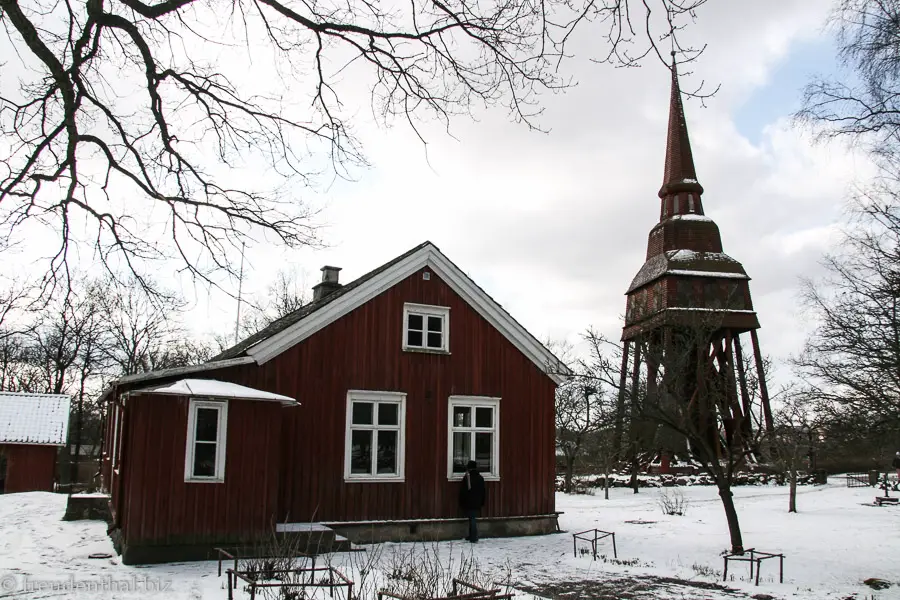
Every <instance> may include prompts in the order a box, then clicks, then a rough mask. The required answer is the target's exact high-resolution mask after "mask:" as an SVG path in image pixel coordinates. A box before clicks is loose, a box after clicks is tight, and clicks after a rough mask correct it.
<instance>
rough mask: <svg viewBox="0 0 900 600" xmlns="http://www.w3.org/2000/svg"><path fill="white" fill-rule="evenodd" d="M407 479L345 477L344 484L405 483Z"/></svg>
mask: <svg viewBox="0 0 900 600" xmlns="http://www.w3.org/2000/svg"><path fill="white" fill-rule="evenodd" d="M405 482H406V478H405V477H396V476H395V477H344V483H405Z"/></svg>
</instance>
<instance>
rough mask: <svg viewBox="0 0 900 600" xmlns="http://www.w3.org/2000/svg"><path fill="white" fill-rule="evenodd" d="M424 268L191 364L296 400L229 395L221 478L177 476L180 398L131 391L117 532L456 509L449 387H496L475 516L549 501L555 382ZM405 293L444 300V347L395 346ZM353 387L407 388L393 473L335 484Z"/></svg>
mask: <svg viewBox="0 0 900 600" xmlns="http://www.w3.org/2000/svg"><path fill="white" fill-rule="evenodd" d="M424 270H426V269H423V270H420V271H419V272H417V273H415V274H413V275H411V276H410V277H408V278H406V279H404V280H402V281H401V282H399V283H397V284H396V285H394V286H393V287H391V288H389V289H387V290H385V291H383V292H382V293H381V294H379V295H378V296H376V297H374V298H373V299H371V300H369V301H368V302H366V303H365V304H363V305H362V306H360V307H358V308H356V309H355V310H353V311H352V312H350V313H349V314H347V315H345V316H343V317H341V318H340V319H338V320H336V321H334V322H333V323H331V324H329V325H327V326H326V327H324V328H323V329H321V330H319V331H318V332H316V333H314V334H313V335H311V336H310V337H308V338H307V339H305V340H303V341H301V342H300V343H298V344H296V345H294V346H293V347H291V348H289V349H287V350H285V351H284V352H282V353H281V354H280V355H278V356H276V357H275V358H273V359H272V360H270V361H268V362H266V363H264V364H262V365H255V364H250V365H240V366H233V367H228V368H224V369H219V370H215V371H206V372H204V373H202V374H200V375H197V377H201V378H210V379H218V380H222V381H230V382H234V383H238V384H241V385H245V386H248V387H252V388H257V389H262V390H266V391H269V392H274V393H278V394H283V395H286V396H290V397H292V398H295V399H297V400H298V401H299V402H300V403H301V406H299V407H289V408H280V407H277V406H272V405H271V404H270V403H267V402H247V401H231V405H230V407H229V413H228V441H227V459H226V461H227V462H226V472H225V483H222V484H213V483H206V484H196V483H194V484H185V483H184V481H183V472H184V468H183V467H184V454H185V435H186V419H187V401H186V399H173V398H163V397H152V398H151V397H143V396H132V397H130V398H129V399H128V400H127V402H126V411H125V412H126V418H125V421H126V428H125V429H126V430H125V431H123V436H124V438H125V439H124V446H123V448H122V451H123V453H124V454H123V460H124V461H125V463H124V464H123V475H122V486H123V488H122V490H121V493H122V495H123V498H122V500H121V501H119V502H118V505H119V506H121V513H122V514H121V515H120V518H119V523H120V524H121V526H122V528H123V534H124V536H125V539H126V540H127V543H129V544H133V543H141V542H142V541H148V542H149V541H151V540H153V541H155V542H160V543H178V542H180V543H188V542H189V543H194V542H197V541H198V540H200V539H201V538H202V539H213V538H214V537H215V536H216V535H219V534H222V535H224V534H226V533H228V534H231V533H233V532H234V531H238V530H240V531H248V530H250V529H253V528H258V527H260V526H264V527H268V526H269V524H270V522H271V519H272V517H273V516H274V517H275V518H276V519H277V520H278V521H280V522H310V521H316V522H334V521H365V520H403V519H424V518H452V517H459V516H461V512H460V509H459V507H458V504H457V499H458V493H457V492H458V489H459V487H458V486H459V485H460V484H459V483H458V482H457V481H450V480H448V477H447V458H448V456H447V454H448V448H447V439H448V416H447V411H448V400H449V397H450V396H451V395H470V396H491V397H499V398H501V400H500V428H499V435H500V452H499V460H500V480H499V481H489V482H488V483H487V490H488V500H487V505H486V507H485V510H484V511H483V515H484V516H490V517H506V516H524V515H539V514H548V513H551V512H553V511H554V510H555V505H554V493H553V481H554V470H555V453H554V448H555V430H554V415H553V410H554V393H555V387H556V384H555V383H554V382H553V380H552V379H551V378H550V377H549V376H548V375H547V374H546V373H544V372H543V371H542V370H541V369H540V368H539V367H538V366H537V365H535V364H534V363H533V362H532V361H531V360H529V359H528V358H527V357H526V356H525V355H524V354H522V353H521V352H520V351H519V350H518V349H517V348H516V347H515V346H514V345H513V344H512V343H511V342H510V341H508V340H507V339H506V338H505V337H504V336H503V335H502V334H501V333H500V332H499V331H498V330H496V329H495V328H494V327H493V326H492V325H491V324H490V323H488V321H486V320H485V319H484V318H483V317H482V316H481V315H479V314H478V313H477V312H476V311H475V310H474V309H473V308H472V307H471V306H469V305H468V304H467V303H466V302H465V300H464V299H463V298H461V297H460V296H458V295H457V294H456V293H455V292H454V291H453V290H452V289H451V288H450V286H448V285H447V284H446V283H445V282H444V281H442V280H441V279H440V277H438V275H437V274H436V273H434V272H432V275H431V278H430V280H428V281H426V280H423V278H422V272H423V271H424ZM427 270H429V271H430V269H427ZM406 302H411V303H417V304H429V305H437V306H447V307H449V308H450V353H449V354H433V353H423V352H404V351H403V350H402V337H403V305H404V303H406ZM323 310H327V308H326V309H323ZM162 381H164V380H154V382H153V383H154V384H157V383H160V382H162ZM144 385H146V384H144ZM127 387H129V386H120V388H119V390H118V391H119V392H125V391H127V390H126V388H127ZM130 387H132V388H138V387H141V384H139V383H138V384H131V386H130ZM354 389H358V390H375V391H400V392H405V393H406V394H407V404H406V427H405V456H406V464H405V481H404V482H389V483H388V482H385V483H363V482H352V483H346V482H344V454H345V447H344V446H345V433H346V432H345V429H346V405H347V392H348V390H354ZM272 410H275V411H280V412H278V413H277V418H276V419H268V417H266V418H262V415H263V414H265V415H269V414H270V413H269V412H266V411H272ZM108 431H109V429H108ZM114 503H115V502H114ZM176 538H177V539H176ZM216 541H220V540H219V539H218V538H217V539H216Z"/></svg>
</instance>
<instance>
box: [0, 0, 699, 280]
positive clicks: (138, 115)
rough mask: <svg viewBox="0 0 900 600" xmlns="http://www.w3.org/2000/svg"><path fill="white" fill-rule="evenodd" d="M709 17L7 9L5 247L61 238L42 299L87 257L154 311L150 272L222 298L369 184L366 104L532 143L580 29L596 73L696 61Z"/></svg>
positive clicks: (276, 7)
mask: <svg viewBox="0 0 900 600" xmlns="http://www.w3.org/2000/svg"><path fill="white" fill-rule="evenodd" d="M705 2H706V0H645V1H642V2H636V1H635V0H583V1H582V2H577V1H576V2H570V1H569V0H551V1H549V2H531V1H528V0H508V1H501V2H496V1H489V0H484V1H482V0H476V1H474V2H465V3H446V2H442V1H439V0H435V1H433V2H411V3H405V4H404V3H402V2H397V3H381V2H376V3H373V2H367V1H365V0H313V1H310V2H297V1H293V0H291V1H285V0H259V1H257V2H249V1H246V0H230V1H225V2H219V3H209V2H199V1H197V0H161V1H159V2H144V1H143V0H89V1H87V2H70V1H66V2H63V3H59V2H55V1H51V0H0V23H2V25H3V31H4V32H5V33H6V36H5V39H2V40H0V55H2V56H3V57H4V60H3V61H2V62H0V80H2V81H4V82H14V81H18V82H19V84H18V86H16V85H14V84H12V83H10V84H9V85H6V86H4V91H3V95H2V96H0V135H2V136H3V142H4V143H3V144H2V147H3V150H2V155H0V247H2V246H3V245H5V244H9V243H14V242H16V241H17V240H21V239H24V238H25V237H26V236H27V235H28V232H29V231H30V230H29V229H28V226H29V225H35V226H43V227H46V228H47V229H48V230H49V231H50V232H52V233H53V234H54V235H56V236H57V241H56V243H55V245H54V246H53V247H52V249H51V250H50V251H49V254H48V256H47V259H46V260H47V263H46V267H47V269H46V271H47V277H46V280H45V281H44V284H45V286H48V285H49V286H53V285H54V284H57V283H62V284H63V285H65V286H67V285H68V284H69V283H70V278H69V272H70V268H71V267H72V266H73V265H72V263H73V261H77V258H76V256H75V254H74V253H73V247H74V245H75V244H77V243H80V242H83V243H84V244H85V245H86V246H87V247H88V248H89V249H90V250H93V251H94V252H95V253H96V256H97V257H99V259H100V260H101V261H103V263H104V264H105V265H107V266H108V267H110V270H111V271H113V272H120V270H122V271H125V272H129V273H130V274H131V275H132V276H134V277H136V278H137V280H138V281H140V282H141V283H142V285H143V286H144V289H145V291H149V292H153V291H154V290H152V288H151V287H150V285H149V280H148V279H147V278H146V274H147V272H148V270H149V267H148V264H147V263H148V261H152V260H154V259H174V260H176V261H179V262H180V264H181V268H182V270H184V271H186V272H187V273H190V274H191V275H193V276H194V277H196V278H199V279H200V280H203V281H206V282H209V283H215V281H217V280H216V279H214V278H213V275H214V274H215V273H221V272H223V271H224V272H227V273H231V274H234V271H235V268H234V267H235V266H236V265H235V264H234V262H233V257H235V256H237V255H238V252H237V251H238V250H239V249H240V248H241V245H242V244H244V243H245V242H246V243H248V244H251V245H252V244H253V243H254V242H256V241H258V240H260V239H262V238H265V239H266V240H269V241H273V242H275V243H278V244H280V245H283V246H286V247H297V246H303V245H306V244H315V243H317V241H318V232H317V227H316V224H315V221H314V219H313V216H314V215H313V214H312V211H311V209H310V207H309V204H308V203H306V202H304V201H303V200H302V194H303V193H304V192H305V191H306V190H307V189H315V188H316V186H318V185H321V184H322V182H323V181H329V180H331V179H333V178H334V177H335V176H339V177H352V175H353V171H354V170H355V167H356V166H359V165H365V164H366V159H365V157H364V155H363V152H362V149H361V148H360V145H359V143H358V138H357V137H355V135H354V130H353V119H354V118H355V117H354V115H355V114H357V113H358V112H359V109H360V108H361V107H360V106H359V102H356V101H354V91H355V90H357V88H360V87H361V88H362V89H364V90H365V91H366V93H367V95H369V103H370V104H371V109H372V113H373V114H374V115H376V117H378V118H379V119H380V122H381V123H383V124H390V123H392V122H393V121H394V120H396V119H399V120H400V121H401V122H405V123H408V124H409V125H410V126H411V127H413V128H414V129H415V131H416V133H421V132H422V130H421V128H420V125H421V123H422V122H423V120H426V119H433V120H434V119H436V120H438V121H439V122H442V123H443V124H444V125H449V123H450V121H451V118H452V117H454V116H457V115H470V114H472V113H473V112H474V111H478V110H480V109H481V107H484V106H496V105H499V106H502V107H503V108H504V109H505V110H506V111H507V112H508V113H509V115H510V117H511V118H512V119H514V120H516V121H520V122H524V123H526V124H527V125H528V126H532V127H536V126H538V123H537V120H536V119H537V117H538V115H539V114H540V112H541V109H540V106H539V96H540V93H541V92H542V91H545V90H560V89H563V88H566V87H567V86H568V85H569V84H570V81H569V80H568V79H566V78H565V77H564V76H562V75H561V74H560V73H559V71H558V67H559V64H560V62H561V61H562V60H563V59H564V58H566V48H567V42H568V41H569V40H570V39H571V37H572V34H573V31H574V30H575V29H576V28H577V27H579V26H583V25H586V24H588V23H592V24H593V25H594V26H596V27H597V28H598V29H597V31H596V33H595V35H594V40H596V42H597V43H596V46H595V47H596V48H597V51H598V52H599V53H600V54H599V56H597V57H595V58H596V59H597V60H599V61H600V62H608V63H612V64H615V65H635V64H637V63H639V62H640V61H642V60H643V59H645V58H648V57H651V58H652V59H653V60H655V59H657V58H658V59H659V60H661V61H662V62H666V60H665V59H667V58H668V57H667V56H662V55H661V52H660V50H659V48H658V47H657V46H663V47H664V49H665V50H666V51H667V50H668V49H669V48H670V47H674V48H675V49H676V50H677V51H678V52H679V53H680V55H681V57H682V60H690V59H691V58H693V57H695V56H696V54H697V52H698V50H695V49H692V48H684V47H681V46H680V45H679V43H678V40H677V39H675V38H676V37H677V35H676V34H677V32H678V31H680V30H681V29H682V28H683V27H684V26H686V25H688V24H690V23H691V21H692V20H693V19H694V18H695V17H696V11H697V9H699V8H700V7H701V6H702V5H703V4H705ZM700 50H702V49H700ZM84 254H90V251H88V252H83V253H82V255H84ZM51 289H52V288H51Z"/></svg>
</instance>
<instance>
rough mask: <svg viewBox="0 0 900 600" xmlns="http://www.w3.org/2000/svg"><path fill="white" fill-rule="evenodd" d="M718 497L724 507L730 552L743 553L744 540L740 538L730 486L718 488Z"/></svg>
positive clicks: (739, 526)
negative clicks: (729, 537) (729, 539)
mask: <svg viewBox="0 0 900 600" xmlns="http://www.w3.org/2000/svg"><path fill="white" fill-rule="evenodd" d="M719 497H720V498H721V499H722V506H723V507H724V508H725V518H726V519H727V520H728V535H729V536H731V552H732V554H743V553H744V540H743V539H742V538H741V524H740V523H738V514H737V509H736V508H735V507H734V498H733V496H732V494H731V489H730V488H724V487H720V488H719Z"/></svg>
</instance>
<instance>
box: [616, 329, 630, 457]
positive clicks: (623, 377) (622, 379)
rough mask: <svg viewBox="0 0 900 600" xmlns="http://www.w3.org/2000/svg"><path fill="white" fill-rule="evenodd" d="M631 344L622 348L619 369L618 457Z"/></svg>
mask: <svg viewBox="0 0 900 600" xmlns="http://www.w3.org/2000/svg"><path fill="white" fill-rule="evenodd" d="M630 349H631V342H629V341H627V340H626V341H625V343H624V345H623V346H622V366H621V367H620V368H619V397H618V398H617V399H616V422H615V424H614V428H613V450H614V451H615V454H616V457H617V458H618V457H620V456H621V451H622V429H623V428H624V426H625V383H626V381H627V379H628V351H629V350H630Z"/></svg>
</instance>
